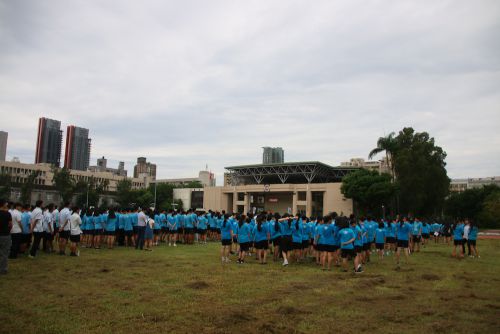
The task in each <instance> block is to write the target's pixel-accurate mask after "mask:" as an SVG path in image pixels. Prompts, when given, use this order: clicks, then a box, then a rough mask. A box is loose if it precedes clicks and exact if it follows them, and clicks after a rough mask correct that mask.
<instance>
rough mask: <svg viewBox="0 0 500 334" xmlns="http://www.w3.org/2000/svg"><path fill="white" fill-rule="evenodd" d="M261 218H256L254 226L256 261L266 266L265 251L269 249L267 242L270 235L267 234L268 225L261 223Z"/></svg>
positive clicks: (262, 218)
mask: <svg viewBox="0 0 500 334" xmlns="http://www.w3.org/2000/svg"><path fill="white" fill-rule="evenodd" d="M263 220H264V217H263V216H258V217H257V224H256V226H255V233H254V235H255V249H256V250H257V259H258V260H259V263H260V264H266V263H267V261H266V257H267V249H268V248H269V240H270V239H271V233H270V232H269V225H268V224H267V223H266V222H264V221H263Z"/></svg>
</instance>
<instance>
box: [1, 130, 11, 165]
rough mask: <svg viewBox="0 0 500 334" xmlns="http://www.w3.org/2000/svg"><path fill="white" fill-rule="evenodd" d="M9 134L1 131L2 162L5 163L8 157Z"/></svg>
mask: <svg viewBox="0 0 500 334" xmlns="http://www.w3.org/2000/svg"><path fill="white" fill-rule="evenodd" d="M8 137H9V134H8V133H7V132H5V131H0V161H5V158H6V156H7V138H8Z"/></svg>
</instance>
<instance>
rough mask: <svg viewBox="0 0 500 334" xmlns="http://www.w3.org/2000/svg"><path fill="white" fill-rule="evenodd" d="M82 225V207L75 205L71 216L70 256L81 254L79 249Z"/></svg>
mask: <svg viewBox="0 0 500 334" xmlns="http://www.w3.org/2000/svg"><path fill="white" fill-rule="evenodd" d="M81 225H82V219H81V217H80V208H79V207H77V206H75V207H73V213H72V215H71V216H70V217H69V231H70V236H69V241H70V242H71V244H70V247H69V249H70V252H71V253H70V254H69V255H70V256H80V251H79V250H78V243H79V242H80V236H81V234H82V230H81V229H80V226H81Z"/></svg>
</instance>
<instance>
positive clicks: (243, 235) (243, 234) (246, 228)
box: [238, 223, 250, 244]
mask: <svg viewBox="0 0 500 334" xmlns="http://www.w3.org/2000/svg"><path fill="white" fill-rule="evenodd" d="M246 242H250V225H249V224H248V223H243V224H242V225H241V226H239V229H238V243H240V244H242V243H246Z"/></svg>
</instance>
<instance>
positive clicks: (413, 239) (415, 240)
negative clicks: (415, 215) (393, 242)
mask: <svg viewBox="0 0 500 334" xmlns="http://www.w3.org/2000/svg"><path fill="white" fill-rule="evenodd" d="M411 240H412V241H413V242H420V241H422V237H421V236H420V235H412V236H411Z"/></svg>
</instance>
